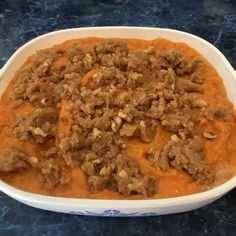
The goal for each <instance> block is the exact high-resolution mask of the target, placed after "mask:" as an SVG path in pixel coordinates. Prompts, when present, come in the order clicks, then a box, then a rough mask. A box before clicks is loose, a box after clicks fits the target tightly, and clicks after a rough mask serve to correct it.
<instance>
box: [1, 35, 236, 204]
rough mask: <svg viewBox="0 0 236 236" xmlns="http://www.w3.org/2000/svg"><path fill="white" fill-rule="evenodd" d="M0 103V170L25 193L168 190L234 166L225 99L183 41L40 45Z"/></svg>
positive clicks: (219, 175) (135, 195) (211, 178)
mask: <svg viewBox="0 0 236 236" xmlns="http://www.w3.org/2000/svg"><path fill="white" fill-rule="evenodd" d="M0 110H1V112H2V113H4V116H2V117H1V118H0V125H1V133H0V138H1V141H0V148H1V156H0V171H1V178H2V179H3V180H4V181H6V182H7V183H9V184H12V185H14V186H16V187H18V188H21V189H24V190H27V191H30V192H36V193H41V194H47V195H53V196H65V197H88V198H105V199H125V198H128V199H139V198H163V197H173V196H180V195H187V194H191V193H196V192H200V191H204V190H206V189H209V188H212V187H213V186H215V185H218V184H219V183H222V182H224V181H225V180H227V179H229V178H230V177H231V176H232V175H233V173H234V171H235V168H234V167H235V157H236V155H235V150H234V149H235V148H234V146H233V143H234V141H235V133H234V132H235V120H234V111H233V106H232V104H231V103H230V102H229V101H228V99H227V95H226V92H225V89H224V85H223V82H222V80H221V78H220V77H219V75H218V74H217V72H216V71H215V69H214V68H213V67H212V66H211V65H210V64H209V63H208V62H207V61H206V59H204V58H203V57H202V56H201V55H200V54H199V53H198V52H196V51H195V50H194V49H192V48H190V47H189V46H187V45H186V44H184V43H174V42H171V41H168V40H164V39H156V40H152V41H144V40H137V39H127V40H124V39H122V40H121V39H112V40H107V39H99V38H87V39H78V40H70V41H66V42H64V43H63V44H61V45H56V46H54V47H53V48H49V49H45V50H41V51H39V52H38V53H37V54H36V55H33V56H31V57H29V58H28V60H27V61H26V63H25V64H24V65H23V66H22V67H21V68H20V70H19V71H18V72H17V74H16V76H15V78H14V79H13V80H12V81H11V83H10V85H9V86H8V88H7V90H6V91H5V93H4V95H3V96H2V99H1V102H0ZM222 147H224V148H222Z"/></svg>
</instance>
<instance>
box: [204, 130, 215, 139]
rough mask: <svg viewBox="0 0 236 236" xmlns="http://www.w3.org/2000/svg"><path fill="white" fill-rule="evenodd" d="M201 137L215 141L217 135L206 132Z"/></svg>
mask: <svg viewBox="0 0 236 236" xmlns="http://www.w3.org/2000/svg"><path fill="white" fill-rule="evenodd" d="M203 137H204V138H206V139H216V138H217V137H218V135H217V134H215V133H214V132H212V131H207V132H203Z"/></svg>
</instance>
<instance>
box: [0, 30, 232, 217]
mask: <svg viewBox="0 0 236 236" xmlns="http://www.w3.org/2000/svg"><path fill="white" fill-rule="evenodd" d="M66 32H67V37H66V38H63V37H65V31H59V32H54V33H50V34H47V35H45V36H41V37H39V38H38V39H35V40H33V41H31V42H29V43H28V44H26V45H25V46H23V48H21V49H19V50H18V51H17V52H16V53H15V54H14V55H13V56H12V58H11V59H10V60H9V61H8V63H7V64H6V65H5V66H4V68H3V71H2V74H3V75H4V80H1V83H2V85H3V86H2V87H1V88H3V90H2V91H4V85H5V86H6V85H7V83H8V82H9V81H7V79H8V80H9V77H10V76H11V77H12V76H13V74H14V71H12V70H11V69H10V68H13V67H12V65H13V66H14V67H15V68H16V69H18V68H19V67H20V66H21V64H20V61H21V62H22V61H24V60H25V59H26V58H27V56H29V55H30V54H33V53H34V52H35V49H41V48H45V47H47V46H48V47H50V46H53V45H55V44H58V43H61V42H63V41H65V40H66V39H73V38H80V37H83V38H84V37H89V36H96V37H109V38H111V37H119V38H122V37H124V38H141V39H142V38H143V39H155V38H159V37H160V38H167V39H169V40H171V41H179V42H184V43H187V44H188V45H190V46H191V47H193V48H194V49H196V50H198V51H199V52H200V53H202V54H203V56H204V57H205V58H206V59H207V60H208V61H209V62H210V63H211V64H212V65H213V66H214V67H215V68H216V69H217V71H218V73H219V74H220V75H221V77H222V78H223V80H224V83H225V86H226V89H227V92H228V96H229V98H230V100H231V101H232V102H233V103H234V101H235V100H234V99H235V98H234V96H235V95H234V94H233V93H232V91H231V90H232V84H233V83H234V82H235V81H234V74H233V69H232V67H231V66H230V65H229V63H228V62H227V61H226V59H225V58H224V57H223V55H222V54H221V53H220V52H219V51H218V50H217V49H215V48H214V47H213V46H211V45H210V44H209V43H207V42H205V41H203V40H201V39H199V38H197V37H195V36H191V35H189V34H186V33H182V32H178V31H173V30H166V29H150V28H136V27H131V28H130V27H108V28H106V27H105V28H88V29H71V30H66ZM78 32H79V33H78ZM63 33H64V36H63ZM69 33H70V34H69ZM140 34H142V36H140ZM58 36H60V37H58ZM69 36H70V37H69ZM59 38H61V39H59ZM41 41H43V42H44V44H43V46H42V45H41V46H40V44H42V42H41ZM45 42H47V43H46V44H45ZM26 51H27V53H26ZM214 53H215V55H214ZM22 55H23V56H22ZM212 55H213V56H212ZM20 56H21V60H20V58H19V57H20ZM216 56H217V57H218V58H217V60H216V61H215V59H216ZM17 59H18V61H17ZM219 60H221V63H217V65H216V62H218V61H219ZM17 63H18V64H17ZM17 66H18V67H17ZM16 69H15V71H16ZM11 73H12V74H11ZM5 78H6V80H5ZM225 78H227V80H226V79H225ZM233 180H234V178H233V179H231V180H230V181H228V182H226V183H224V184H222V185H220V186H219V187H216V188H214V189H212V190H209V191H206V192H202V193H199V194H194V195H190V196H183V197H177V198H170V199H157V200H122V201H120V200H89V199H70V200H69V202H70V204H69V205H68V202H67V203H66V198H64V199H63V198H56V199H57V200H58V202H59V201H60V202H61V204H58V205H57V204H51V203H52V202H51V200H53V199H55V198H54V197H47V196H40V195H35V194H31V193H26V192H22V191H20V190H16V189H14V188H12V187H9V188H8V185H6V184H5V183H2V184H1V187H2V190H3V191H4V192H6V193H8V194H9V195H11V196H12V197H14V196H15V198H16V199H19V200H21V201H23V202H25V203H26V204H29V205H33V206H36V207H39V208H43V209H51V210H55V211H62V212H69V211H70V212H71V213H76V212H78V214H79V213H81V214H82V213H83V210H84V211H88V212H90V213H88V214H92V213H91V212H95V213H98V214H100V213H101V212H102V211H103V212H105V213H104V215H106V212H109V211H110V210H114V211H113V213H114V215H115V214H117V215H120V216H122V213H119V212H122V211H123V213H124V215H129V214H130V215H132V214H131V213H132V211H133V214H134V215H139V214H140V215H141V214H144V215H145V214H148V213H150V211H151V213H153V214H154V213H156V214H167V213H174V212H180V211H185V210H190V209H194V208H196V207H199V206H201V205H205V204H207V203H208V202H211V201H213V200H214V199H216V198H218V197H219V196H221V195H222V194H224V193H226V192H227V191H229V190H230V189H231V188H232V187H234V185H233V182H234V181H233ZM12 190H14V191H13V192H14V193H16V194H14V193H12ZM9 191H10V192H9ZM22 193H24V194H23V195H22ZM13 194H14V196H13ZM26 196H30V198H28V197H26ZM37 196H40V199H43V202H38V200H39V198H37ZM35 197H36V198H35ZM196 199H197V201H196ZM32 202H35V203H33V204H32ZM37 202H38V204H37ZM72 202H73V204H72ZM75 202H76V205H74V203H75ZM86 202H87V203H89V202H91V205H90V204H88V205H90V207H89V209H87V208H86V207H85V206H86V205H87V204H86ZM99 202H107V204H108V203H109V208H102V209H100V207H101V206H98V205H97V203H99ZM64 204H65V205H64ZM107 204H105V205H107ZM110 204H111V205H110ZM133 204H134V206H135V205H136V208H140V210H139V211H137V210H136V211H135V212H134V209H133V207H132V205H133ZM50 205H51V207H50ZM59 205H60V207H59ZM120 206H123V207H121V208H122V209H121V208H120ZM48 207H49V208H48ZM68 208H69V209H70V210H68ZM96 208H97V210H96ZM65 209H67V210H65ZM73 209H76V210H73ZM91 209H93V211H91ZM98 210H99V212H98ZM121 210H122V211H121ZM84 213H86V212H84ZM107 214H108V213H107Z"/></svg>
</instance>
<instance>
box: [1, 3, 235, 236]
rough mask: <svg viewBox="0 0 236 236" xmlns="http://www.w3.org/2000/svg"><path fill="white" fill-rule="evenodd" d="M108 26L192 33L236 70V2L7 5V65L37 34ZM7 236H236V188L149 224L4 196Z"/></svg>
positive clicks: (149, 220) (3, 58)
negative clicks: (67, 211) (39, 205)
mask: <svg viewBox="0 0 236 236" xmlns="http://www.w3.org/2000/svg"><path fill="white" fill-rule="evenodd" d="M105 25H108V26H109V25H134V26H153V27H165V28H174V29H179V30H183V31H187V32H190V33H193V34H196V35H198V36H200V37H202V38H204V39H206V40H208V41H210V42H211V43H213V44H214V45H215V46H216V47H218V48H219V49H220V50H221V51H222V52H223V53H224V54H225V56H226V57H227V58H228V59H229V61H230V62H231V63H232V65H233V66H234V67H235V66H236V1H234V0H231V1H230V0H221V1H220V0H215V1H214V0H200V1H190V0H178V1H174V0H173V1H172V0H156V1H155V0H133V1H132V0H104V1H100V0H98V1H95V0H83V1H82V0H81V1H79V0H71V1H66V0H61V1H58V0H52V1H49V0H40V1H33V0H8V1H6V0H1V1H0V67H1V66H2V65H4V63H5V62H6V61H7V59H8V58H9V57H10V56H11V54H12V53H13V52H14V51H15V50H16V49H17V48H18V47H19V46H21V45H22V44H24V43H26V42H27V41H28V40H30V39H32V38H34V37H36V36H39V35H41V34H44V33H47V32H50V31H54V30H57V29H63V28H70V27H80V26H105ZM0 235H4V236H7V235H104V236H105V235H114V236H115V235H124V236H126V235H236V190H233V191H231V192H230V193H228V194H227V195H226V196H225V197H223V198H221V199H220V200H218V201H216V202H214V203H212V204H210V205H208V206H206V207H203V208H201V209H198V210H195V211H192V212H187V213H182V214H176V215H169V216H155V217H142V218H98V217H85V216H74V215H65V214H58V213H53V212H47V211H42V210H37V209H34V208H31V207H28V206H25V205H23V204H21V203H18V202H16V201H15V200H13V199H10V198H8V197H7V196H6V195H4V194H3V193H0Z"/></svg>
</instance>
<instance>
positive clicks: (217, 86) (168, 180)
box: [0, 38, 236, 199]
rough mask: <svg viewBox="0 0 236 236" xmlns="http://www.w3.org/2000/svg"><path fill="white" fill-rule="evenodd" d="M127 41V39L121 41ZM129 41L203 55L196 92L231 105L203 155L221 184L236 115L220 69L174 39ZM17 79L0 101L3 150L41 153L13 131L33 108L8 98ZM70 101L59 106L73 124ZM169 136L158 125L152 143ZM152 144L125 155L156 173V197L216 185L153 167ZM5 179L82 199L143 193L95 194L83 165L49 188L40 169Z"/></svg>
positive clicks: (230, 160) (232, 160)
mask: <svg viewBox="0 0 236 236" xmlns="http://www.w3.org/2000/svg"><path fill="white" fill-rule="evenodd" d="M102 40H103V39H99V38H85V39H76V40H69V41H66V42H64V43H63V44H61V45H56V46H54V47H57V48H58V47H59V48H65V49H66V48H68V46H70V45H72V44H74V43H79V44H80V46H81V48H82V49H85V48H87V47H89V46H91V44H93V43H95V42H100V41H102ZM122 40H123V39H122ZM123 41H127V43H128V47H129V49H130V50H138V49H144V48H147V47H149V46H154V47H155V48H157V49H160V50H166V49H169V48H176V49H178V50H179V51H180V52H182V53H183V55H184V56H186V57H187V58H192V57H196V56H197V57H200V58H201V59H202V61H203V64H204V66H203V67H202V70H201V73H202V74H201V76H202V77H203V78H204V79H205V82H204V85H203V88H204V91H207V92H205V93H203V94H200V95H199V94H196V96H199V97H202V98H203V99H204V100H206V101H207V103H208V104H209V105H210V106H211V105H216V104H218V103H219V104H223V105H227V107H228V108H229V111H230V113H231V114H232V116H231V117H230V120H229V121H226V122H219V121H211V123H210V125H211V126H212V127H214V129H215V130H217V131H218V132H217V133H218V138H217V139H215V140H209V141H208V140H206V141H205V154H206V159H207V161H208V163H209V164H210V166H211V167H212V168H213V169H214V171H215V173H216V176H217V184H220V183H222V182H224V181H226V180H227V179H229V178H230V177H232V175H233V173H234V172H235V170H236V145H235V143H236V122H235V118H236V113H235V112H234V110H233V105H232V104H231V102H230V101H229V100H228V99H227V94H226V91H225V88H224V85H223V81H222V79H221V78H220V76H219V75H218V73H217V72H216V70H215V69H214V68H213V67H212V66H211V65H210V64H209V63H208V62H207V61H206V59H204V58H203V56H202V55H200V54H199V53H198V52H197V51H195V50H194V49H192V48H190V47H189V46H188V45H186V44H184V43H175V42H171V41H168V40H165V39H156V40H152V41H144V40H138V39H125V40H123ZM31 61H32V56H31V57H29V59H28V60H27V62H26V63H25V64H24V66H27V64H30V63H31ZM67 61H68V58H67V55H66V53H65V55H64V56H63V57H61V58H59V59H58V60H57V61H56V62H55V63H54V65H53V66H54V67H55V68H56V69H57V70H61V69H62V68H63V67H65V65H66V63H67ZM93 73H94V71H91V72H90V73H89V74H87V75H86V77H85V78H84V80H82V81H83V84H84V85H86V84H87V83H88V80H89V79H90V77H92V75H93ZM14 83H15V81H14V79H13V80H12V81H11V83H10V84H9V86H8V87H7V89H6V91H5V92H4V94H3V96H2V98H1V101H0V114H1V116H0V150H3V149H4V148H6V147H9V146H13V147H17V148H18V149H20V150H22V151H25V152H26V153H28V154H29V155H32V156H39V155H40V154H39V151H40V146H38V145H35V144H31V143H28V142H24V141H20V140H19V139H16V138H14V136H13V134H12V128H11V127H12V124H13V122H14V120H15V118H16V117H17V115H19V114H23V113H24V112H30V111H32V110H33V106H32V105H31V104H30V103H29V102H24V103H23V105H21V106H20V107H19V108H13V107H12V103H13V101H12V100H11V99H10V91H11V90H12V89H13V86H14ZM67 104H68V101H66V100H63V101H62V104H61V112H60V118H62V119H63V118H65V117H66V118H67V119H68V122H69V123H70V122H71V117H70V114H68V112H67V111H66V109H65V106H66V105H67ZM208 122H209V121H207V120H204V119H202V120H201V121H200V122H199V124H197V126H196V129H198V130H199V131H203V130H204V127H206V125H209V124H207V123H208ZM59 130H61V132H65V133H66V134H68V132H70V131H69V130H68V126H64V127H63V124H60V122H59ZM169 136H170V135H169V134H167V133H166V132H165V131H164V130H163V129H162V128H160V127H159V128H158V129H157V132H156V136H155V139H154V141H153V143H152V145H153V146H156V147H161V146H163V145H164V144H166V143H167V141H168V140H169ZM148 146H149V145H148V144H144V143H141V142H139V141H137V140H132V141H129V142H128V143H127V153H128V155H129V156H130V157H132V158H134V159H135V160H136V161H137V162H138V164H139V166H140V169H141V171H142V172H143V173H149V174H151V175H154V176H156V177H157V193H156V194H155V195H154V196H152V198H166V197H175V196H181V195H188V194H193V193H197V192H201V191H204V190H206V189H209V188H210V187H212V186H206V185H201V184H198V183H196V182H193V180H192V179H191V178H190V177H189V176H188V175H187V174H185V173H183V172H181V171H178V170H175V169H170V170H168V171H160V170H158V169H155V168H153V167H152V166H151V165H150V164H149V162H148V161H147V160H146V159H145V158H144V155H143V154H144V151H145V150H146V149H147V147H148ZM1 178H2V180H4V181H5V182H7V183H8V184H10V185H13V186H15V187H17V188H19V189H23V190H26V191H29V192H34V193H39V194H45V195H51V196H62V197H79V198H100V199H141V198H144V197H142V196H128V197H126V196H122V195H121V194H119V193H118V192H113V191H110V190H107V189H105V190H102V191H100V192H98V193H91V192H90V191H89V189H88V187H87V183H86V177H85V175H84V174H83V172H82V171H81V170H80V168H79V167H76V168H71V181H70V182H69V183H68V184H67V185H59V186H58V187H56V188H54V189H47V188H45V186H43V184H42V183H40V181H39V180H38V172H37V170H35V169H30V170H27V171H23V172H21V173H15V174H10V175H4V176H2V177H1Z"/></svg>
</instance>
